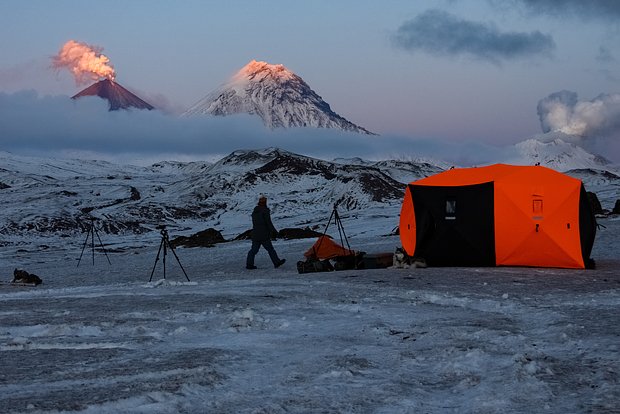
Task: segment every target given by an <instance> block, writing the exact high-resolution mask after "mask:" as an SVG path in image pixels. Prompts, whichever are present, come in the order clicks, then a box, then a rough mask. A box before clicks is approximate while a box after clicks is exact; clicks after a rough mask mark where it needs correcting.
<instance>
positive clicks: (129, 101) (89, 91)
mask: <svg viewBox="0 0 620 414" xmlns="http://www.w3.org/2000/svg"><path fill="white" fill-rule="evenodd" d="M83 96H98V97H100V98H103V99H107V100H108V102H109V104H110V111H116V110H119V109H130V108H137V109H148V110H151V109H154V107H153V106H152V105H151V104H149V103H148V102H145V101H143V100H142V99H140V98H138V97H137V96H136V95H134V94H133V93H131V92H129V91H128V90H127V89H125V88H123V87H122V86H121V85H119V84H118V83H116V82H114V81H111V80H109V79H103V80H101V81H99V82H97V83H94V84H92V85H90V86H89V87H88V88H86V89H84V90H83V91H81V92H79V93H78V94H76V95H74V96H72V97H71V99H77V98H81V97H83Z"/></svg>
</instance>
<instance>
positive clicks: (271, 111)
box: [185, 60, 372, 134]
mask: <svg viewBox="0 0 620 414" xmlns="http://www.w3.org/2000/svg"><path fill="white" fill-rule="evenodd" d="M239 113H245V114H251V115H258V116H260V117H261V119H262V120H263V123H264V124H265V125H266V126H267V127H269V128H272V129H273V128H290V127H314V128H336V129H341V130H344V131H351V132H357V133H361V134H372V132H369V131H368V130H366V129H365V128H362V127H361V126H359V125H355V124H354V123H352V122H350V121H348V120H347V119H345V118H344V117H342V116H340V115H338V114H337V113H336V112H334V111H333V110H332V109H331V108H330V106H329V104H328V103H327V102H325V101H324V100H323V98H321V97H320V96H319V95H318V94H317V93H316V92H314V91H313V90H312V88H310V86H309V85H308V84H307V83H306V82H305V81H304V80H303V79H302V78H301V77H299V76H297V75H296V74H295V73H293V72H292V71H290V70H289V69H287V68H286V67H285V66H284V65H272V64H269V63H266V62H257V61H255V60H253V61H251V62H250V63H248V64H247V65H246V66H245V67H243V68H242V69H241V70H240V71H239V72H238V73H237V74H236V75H235V76H234V77H233V78H232V79H231V80H230V81H229V82H228V83H226V84H224V85H223V86H222V87H220V88H219V89H217V90H215V91H213V92H212V93H210V94H209V95H207V96H206V97H205V98H204V99H202V100H200V101H199V102H198V103H196V104H195V105H194V106H192V107H191V108H190V109H188V110H187V111H186V112H185V115H201V114H204V115H220V116H225V115H233V114H239Z"/></svg>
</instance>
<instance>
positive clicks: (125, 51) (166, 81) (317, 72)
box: [0, 0, 620, 162]
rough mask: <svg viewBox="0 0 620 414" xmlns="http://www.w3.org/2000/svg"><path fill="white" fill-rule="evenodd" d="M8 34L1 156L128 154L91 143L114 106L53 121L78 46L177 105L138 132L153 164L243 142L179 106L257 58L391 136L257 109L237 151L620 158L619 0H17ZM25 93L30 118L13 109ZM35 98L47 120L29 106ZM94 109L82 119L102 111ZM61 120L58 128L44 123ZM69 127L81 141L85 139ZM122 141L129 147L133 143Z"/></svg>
mask: <svg viewBox="0 0 620 414" xmlns="http://www.w3.org/2000/svg"><path fill="white" fill-rule="evenodd" d="M0 39H2V40H1V41H0V56H2V58H1V59H0V111H1V112H0V140H1V141H0V150H7V151H21V152H32V153H36V152H37V151H41V150H44V151H50V149H55V150H57V152H58V153H63V152H64V153H72V154H79V153H98V152H102V151H103V152H107V153H109V154H115V153H121V152H128V151H129V150H125V149H123V148H116V147H112V146H111V145H112V144H110V145H108V146H106V145H105V143H101V144H100V145H96V146H95V145H92V144H88V145H87V144H86V142H91V143H92V142H93V141H95V140H96V139H98V137H99V136H101V135H103V136H105V137H109V136H110V135H112V134H115V133H117V131H119V130H120V129H121V128H122V127H123V125H121V124H118V123H117V122H116V120H111V119H110V118H109V117H114V115H109V114H106V115H105V117H107V118H105V119H99V120H98V122H99V127H100V130H99V131H97V132H93V131H90V132H88V131H83V130H80V129H78V126H75V127H74V128H73V130H71V131H70V133H69V134H64V131H63V130H61V129H60V130H59V129H55V128H60V126H61V125H58V124H60V123H59V122H57V119H56V121H54V120H52V121H50V120H49V116H48V115H49V114H50V113H52V112H58V108H59V105H60V106H62V105H63V104H62V102H61V97H62V98H65V97H66V96H72V95H74V94H75V93H77V92H78V91H80V90H81V89H83V88H84V87H85V85H77V84H76V82H75V81H74V79H73V76H72V75H71V73H70V72H69V71H68V70H63V69H54V68H52V65H51V62H52V59H51V58H52V56H54V55H56V54H57V53H59V51H60V49H61V47H62V46H63V45H64V44H65V43H66V42H68V41H69V40H75V41H77V42H83V43H86V44H88V45H92V46H96V47H98V48H99V50H100V51H101V53H103V54H104V55H105V56H107V57H108V58H109V59H110V64H111V65H113V67H114V69H115V71H116V80H117V81H118V82H119V83H120V84H122V85H123V86H125V87H126V88H128V89H130V90H132V91H134V92H135V93H137V94H138V95H139V96H140V97H142V98H143V99H145V100H146V101H148V102H150V103H152V104H153V105H155V106H156V107H158V108H161V109H162V110H163V112H159V113H158V114H153V115H151V117H152V118H157V119H154V120H147V121H146V123H145V125H146V126H145V127H144V128H140V127H139V126H135V125H134V127H133V128H134V131H133V133H134V136H138V135H140V136H145V137H146V136H147V135H149V134H151V135H152V141H151V144H150V145H149V147H150V148H148V149H147V148H144V151H145V152H149V154H151V155H152V157H154V158H157V157H158V156H159V157H161V156H164V153H166V154H167V155H173V154H172V153H173V152H174V151H172V149H170V148H169V147H170V145H171V144H170V141H177V142H179V146H180V147H182V148H185V147H188V146H191V145H194V144H196V143H197V142H199V143H200V145H198V147H197V148H196V147H195V148H194V150H193V151H190V152H187V151H185V150H181V149H179V150H178V151H176V152H177V154H176V156H177V157H181V158H182V157H183V156H185V157H188V158H191V157H192V156H197V155H198V154H199V155H200V156H205V157H206V156H207V155H208V154H210V153H213V151H212V150H210V149H209V147H210V146H213V145H215V146H217V147H218V151H219V150H220V149H221V151H222V152H226V151H227V150H228V149H230V150H231V151H232V150H234V149H236V148H232V147H230V148H227V147H225V146H223V145H221V143H217V142H214V141H218V140H221V139H220V138H218V137H219V135H218V134H216V133H215V132H214V131H217V132H218V133H219V131H220V129H216V130H214V129H213V128H212V126H211V124H210V122H211V121H206V120H204V121H203V122H204V123H205V125H197V124H196V122H191V123H190V124H191V125H187V123H185V122H184V121H182V120H179V119H178V118H177V117H176V115H178V114H180V113H182V112H183V110H184V109H187V108H188V107H190V106H191V105H192V104H194V103H195V102H197V101H198V100H200V99H201V98H203V97H204V96H205V95H206V94H208V93H209V92H210V91H212V90H214V89H216V88H217V87H218V86H220V85H221V84H223V83H225V82H226V81H227V80H228V79H229V78H230V77H231V76H232V75H233V74H234V73H235V72H236V71H238V70H239V69H240V68H241V67H243V66H244V65H245V64H247V63H248V62H249V61H251V60H252V59H256V60H263V61H267V62H269V63H273V64H283V65H285V66H286V67H287V68H289V69H290V70H292V71H294V72H295V73H296V74H298V75H299V76H301V77H302V78H303V79H304V80H305V81H306V82H307V83H308V84H309V85H310V86H311V87H312V88H313V89H314V90H315V91H316V92H317V93H318V94H319V95H321V96H322V97H323V99H324V100H325V101H327V102H328V103H329V104H330V105H331V107H332V109H333V110H335V111H336V112H337V113H339V114H340V115H342V116H344V117H345V118H347V119H348V120H350V121H352V122H354V123H356V124H358V125H361V126H363V127H365V128H367V129H369V130H371V131H373V132H375V133H377V134H379V135H380V137H378V138H376V139H375V141H376V142H370V141H369V138H368V137H363V138H359V139H357V141H355V140H356V138H352V137H349V136H346V137H345V138H344V139H339V138H334V133H333V131H320V133H317V132H313V131H310V132H308V135H309V136H310V137H311V138H304V137H301V138H300V133H299V132H291V135H293V137H292V138H290V139H289V138H287V137H283V136H282V134H281V133H276V134H275V135H276V136H275V137H274V136H271V133H270V132H268V131H262V130H261V131H259V130H257V129H256V128H258V129H260V126H258V127H257V126H256V123H255V122H254V121H252V120H247V119H245V118H243V117H242V118H241V119H240V120H239V119H235V120H227V121H225V122H223V123H218V128H222V129H225V130H227V131H229V133H228V134H224V135H227V136H232V135H233V133H237V135H235V137H236V138H237V139H236V140H234V142H233V143H234V144H236V145H242V146H244V147H250V148H252V147H259V146H261V145H265V144H274V146H285V144H286V143H290V142H293V143H292V144H291V145H290V149H291V150H297V151H301V150H303V149H304V148H305V147H307V146H308V145H307V142H308V141H313V142H314V143H319V145H318V146H320V147H321V148H323V149H324V150H327V147H329V146H332V145H333V147H332V148H333V150H334V151H335V152H342V151H340V150H339V148H340V147H343V148H345V147H346V148H349V147H350V146H349V142H350V141H354V142H359V143H360V150H359V152H360V154H356V153H353V152H354V151H353V150H351V151H350V152H351V154H349V155H351V156H354V155H363V156H370V155H372V154H373V152H375V151H376V147H377V146H379V147H382V148H384V152H385V153H388V152H390V153H396V152H402V153H403V154H409V153H414V152H416V151H417V150H419V151H422V150H423V147H424V146H426V147H429V146H430V147H434V148H435V152H439V154H435V153H434V154H433V155H437V156H441V155H446V156H447V157H449V156H450V155H449V154H448V153H459V152H461V151H462V148H463V147H464V146H466V145H468V146H469V147H470V148H493V147H502V146H506V145H511V144H514V143H516V142H519V141H522V140H524V139H527V138H530V137H532V136H535V135H536V134H541V133H543V132H548V131H549V130H552V129H553V128H555V129H556V130H561V131H565V132H566V131H568V132H571V131H575V130H576V129H575V126H576V125H577V126H579V125H581V127H579V128H577V129H578V130H579V131H581V133H582V135H581V137H585V139H584V140H583V144H584V146H585V147H589V148H590V149H594V150H597V151H598V152H601V153H603V154H604V155H606V156H608V157H609V158H611V159H612V160H615V161H620V145H619V144H618V142H619V141H620V134H619V133H618V130H619V129H620V95H619V94H620V70H619V69H620V61H619V59H620V2H617V1H612V0H591V1H588V2H583V1H579V0H538V1H534V0H476V1H473V0H438V1H416V2H411V1H405V0H402V1H397V0H393V1H389V0H388V1H382V2H376V1H364V0H361V1H360V0H358V1H354V0H342V1H338V2H334V1H323V0H317V1H312V2H285V1H276V0H266V1H261V2H255V1H229V2H221V1H191V0H190V1H183V2H170V1H157V0H155V1H152V0H149V1H142V0H134V1H131V2H125V1H107V2H94V1H68V0H58V1H54V2H49V1H44V0H32V1H19V0H3V1H2V2H1V3H0ZM25 91H34V92H35V95H32V94H31V93H27V92H25ZM13 101H19V102H20V105H21V106H22V108H23V110H24V111H25V112H26V113H25V114H21V115H19V114H15V110H14V109H7V108H12V107H14V105H13ZM26 101H28V102H26ZM541 101H542V105H541V104H540V103H541ZM44 102H45V103H47V104H48V105H50V106H51V107H52V109H50V110H46V109H45V108H43V107H42V106H41V105H42V103H44ZM549 103H550V104H549ZM30 106H33V107H37V108H38V111H39V112H38V114H36V115H33V113H32V111H30V113H28V111H27V110H26V109H27V108H29V107H30ZM88 106H89V109H88V110H86V111H87V113H86V114H85V115H84V116H83V118H84V119H88V118H92V117H96V115H95V114H96V113H97V111H98V109H96V108H92V106H95V107H96V106H97V105H95V104H93V105H88ZM541 110H543V112H541ZM93 111H94V112H93ZM544 111H546V112H544ZM8 113H11V114H12V115H11V117H10V118H9V116H8V115H7V114H8ZM74 116H78V115H75V114H74ZM117 118H122V116H121V117H118V116H117ZM147 118H148V117H147ZM159 118H163V119H159ZM16 120H20V121H22V122H21V124H16V123H15V121H16ZM24 120H25V122H23V121H24ZM48 123H51V124H54V125H55V126H54V127H53V128H52V127H50V128H46V125H47V124H48ZM131 123H132V124H134V122H131ZM78 124H80V125H82V126H83V124H84V123H83V122H78ZM161 124H165V125H166V126H165V127H162V128H160V129H161V130H165V131H166V132H167V133H170V135H176V137H174V136H168V137H164V136H163V135H157V134H156V133H155V132H153V128H152V125H161ZM31 126H36V128H35V131H31V130H29V129H30V127H31ZM101 128H102V129H101ZM203 129H205V130H206V129H208V131H205V132H204V133H203V132H202V130H203ZM240 129H241V130H243V133H242V134H239V130H240ZM45 130H47V131H48V133H47V137H45V136H43V135H44V134H43V132H42V131H45ZM136 130H137V131H136ZM9 133H10V135H11V136H10V137H9V136H8V135H9ZM244 134H245V135H244ZM584 134H586V135H587V136H586V135H584ZM588 134H589V135H588ZM35 135H36V137H37V138H36V139H32V137H33V136H35ZM66 135H72V136H74V138H73V142H72V143H69V142H66V139H65V136H66ZM85 135H89V136H90V137H86V136H85ZM123 135H124V137H125V138H124V140H125V142H127V140H131V139H132V137H131V136H130V134H129V133H128V132H125V133H124V134H123ZM255 135H256V136H259V139H255V138H254V136H255ZM301 135H303V134H301ZM335 135H338V134H335ZM79 136H83V137H84V142H85V143H84V144H82V145H79V144H77V143H76V141H79ZM319 136H320V138H319ZM46 138H47V139H48V141H45V140H46ZM293 139H294V140H296V141H292V140H293ZM5 140H6V141H5ZM334 140H336V141H338V143H337V144H335V145H334V144H333V142H334ZM2 141H5V142H4V144H3V142H2ZM111 141H115V140H114V139H112V140H111ZM299 141H305V142H306V145H305V146H304V145H302V144H301V143H300V142H299ZM136 142H141V141H140V139H139V138H136ZM377 142H379V143H380V145H378V144H377ZM16 143H19V145H16ZM42 143H45V145H42ZM403 144H404V147H403ZM231 145H232V143H231ZM160 146H161V147H160ZM315 147H316V145H315ZM158 148H161V151H158ZM441 148H445V149H446V152H447V154H441ZM132 151H133V150H132ZM135 154H136V153H135V152H134V155H135ZM157 154H159V155H157ZM339 155H347V154H345V153H339ZM376 155H377V156H380V154H376ZM474 162H475V160H474Z"/></svg>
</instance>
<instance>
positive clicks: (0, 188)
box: [0, 181, 11, 190]
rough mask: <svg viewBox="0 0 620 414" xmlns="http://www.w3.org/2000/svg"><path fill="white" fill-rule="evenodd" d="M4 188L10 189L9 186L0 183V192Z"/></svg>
mask: <svg viewBox="0 0 620 414" xmlns="http://www.w3.org/2000/svg"><path fill="white" fill-rule="evenodd" d="M5 188H11V186H10V185H8V184H4V183H3V182H1V181H0V190H4V189H5Z"/></svg>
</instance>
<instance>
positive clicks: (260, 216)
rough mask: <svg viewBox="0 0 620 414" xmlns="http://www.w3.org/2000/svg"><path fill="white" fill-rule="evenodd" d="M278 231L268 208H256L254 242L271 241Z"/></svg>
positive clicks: (253, 221)
mask: <svg viewBox="0 0 620 414" xmlns="http://www.w3.org/2000/svg"><path fill="white" fill-rule="evenodd" d="M276 233H278V231H277V230H276V228H275V227H274V226H273V223H272V222H271V213H270V212H269V208H268V207H266V206H256V207H254V211H253V212H252V240H254V241H262V240H269V239H270V238H271V236H272V235H273V236H274V237H275V235H276Z"/></svg>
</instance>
